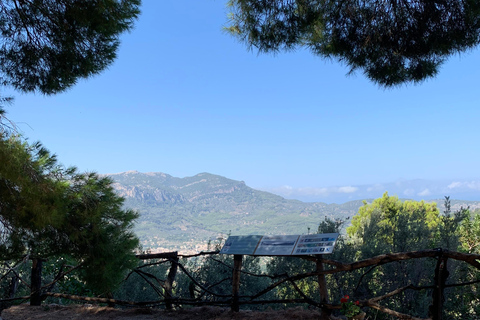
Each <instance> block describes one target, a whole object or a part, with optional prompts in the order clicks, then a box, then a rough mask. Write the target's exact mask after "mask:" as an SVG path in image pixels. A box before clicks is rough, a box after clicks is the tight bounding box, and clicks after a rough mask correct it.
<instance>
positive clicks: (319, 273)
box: [0, 249, 480, 320]
mask: <svg viewBox="0 0 480 320" xmlns="http://www.w3.org/2000/svg"><path fill="white" fill-rule="evenodd" d="M217 254H218V251H212V252H201V253H199V254H195V255H181V254H178V253H177V252H168V253H158V254H140V255H137V257H138V259H140V260H148V261H149V262H148V263H145V264H143V265H142V266H140V267H137V268H136V269H134V270H132V271H131V273H130V274H133V273H136V274H138V275H140V276H141V277H142V278H143V279H144V280H145V281H146V282H147V283H148V284H149V285H150V286H151V287H152V288H153V289H154V290H155V292H157V294H158V296H159V299H158V300H154V301H143V302H135V301H125V300H116V299H111V298H95V297H83V296H77V295H71V294H66V293H55V292H52V289H53V288H54V285H55V283H57V282H58V281H61V280H62V279H63V278H64V277H65V276H66V275H68V274H69V273H71V272H73V271H74V270H75V269H77V268H79V267H80V266H74V267H73V266H71V267H62V268H61V269H60V270H59V272H58V273H57V275H56V276H55V277H54V280H53V281H51V282H50V283H47V284H43V285H42V265H43V262H44V260H42V259H38V258H35V259H31V260H33V261H32V270H31V277H30V282H28V281H26V280H24V279H22V277H21V276H20V274H19V272H18V271H17V270H18V268H19V266H20V265H21V261H20V262H16V263H11V262H10V263H9V262H3V266H2V268H3V275H2V276H1V277H0V281H1V280H3V279H5V278H6V277H7V276H8V275H12V282H11V285H10V291H9V296H8V297H5V298H3V299H1V300H0V302H8V301H14V300H30V304H31V305H40V304H41V302H42V301H43V300H45V299H46V298H47V297H57V298H64V299H71V300H82V301H90V302H96V303H106V304H109V305H122V306H137V307H152V306H165V308H167V309H172V308H174V307H176V306H186V305H190V306H200V305H228V306H230V307H231V309H232V310H233V311H238V310H239V307H240V305H253V304H263V305H265V304H273V303H302V304H309V305H311V306H313V307H316V308H320V309H321V310H322V314H323V317H324V319H329V317H330V315H331V313H332V311H333V310H335V309H340V308H341V305H339V304H334V303H332V299H331V297H329V296H328V288H327V285H326V280H325V275H328V274H335V273H339V272H352V271H354V270H359V269H364V268H370V271H371V270H372V268H375V267H377V266H380V265H385V264H388V263H392V262H396V261H406V260H411V259H429V258H430V259H436V264H435V269H434V270H432V273H433V277H432V282H431V284H430V285H427V286H415V285H408V286H404V287H401V288H397V289H396V290H394V291H392V292H388V293H386V294H384V295H381V296H377V297H372V298H369V299H365V300H362V301H359V303H360V306H361V307H369V308H373V309H376V310H378V311H380V312H383V313H386V314H389V315H391V316H394V317H397V318H400V319H414V320H426V319H421V318H416V317H414V316H411V315H408V314H403V313H400V312H397V311H395V310H392V309H389V308H387V307H385V306H382V305H381V301H382V300H385V299H387V298H390V297H393V296H395V295H399V294H401V293H403V292H405V291H407V290H431V291H432V298H431V299H432V300H431V305H430V307H429V318H427V319H432V320H441V319H442V312H443V303H444V300H445V297H444V289H445V288H449V287H459V286H473V285H477V284H478V283H480V280H476V281H470V282H465V283H447V279H448V271H447V263H448V261H449V259H451V260H457V261H461V262H463V263H466V264H468V265H470V266H473V267H474V268H475V269H477V270H480V255H475V254H465V253H460V252H454V251H448V250H442V249H434V250H423V251H413V252H401V253H390V254H383V255H379V256H376V257H373V258H370V259H365V260H361V261H356V262H352V263H343V262H339V261H335V260H331V259H327V258H325V257H323V256H321V255H317V256H297V258H301V259H306V260H310V261H313V262H315V263H316V270H315V271H314V272H307V273H299V274H295V275H286V274H284V275H274V276H272V275H265V274H262V275H253V276H259V277H260V276H263V277H269V278H270V279H272V283H271V284H270V285H268V286H267V287H266V288H264V289H262V290H261V291H259V292H258V293H256V294H254V295H251V296H242V295H241V294H240V292H239V287H240V283H241V276H242V274H249V273H247V272H245V271H243V270H242V261H243V256H241V255H235V256H234V257H233V267H232V266H228V267H229V268H231V272H232V273H231V284H232V290H231V292H225V293H222V294H218V293H215V292H213V291H212V290H211V289H210V288H209V287H208V286H207V285H205V284H202V283H200V282H199V281H197V279H195V277H194V276H193V275H192V272H189V271H188V270H187V268H186V266H185V265H183V264H182V263H180V262H179V261H180V260H179V259H190V258H196V257H200V256H209V257H212V258H213V257H214V256H215V255H217ZM26 259H28V257H26V258H25V259H24V260H23V261H24V262H25V261H26ZM164 263H169V264H170V267H169V270H168V273H167V275H166V279H158V278H157V277H155V276H154V275H152V274H149V273H147V272H144V271H142V268H144V267H145V266H155V265H159V264H164ZM219 263H222V262H221V261H219ZM225 265H226V264H225ZM65 269H66V270H65ZM0 271H1V269H0ZM178 272H182V273H184V275H185V276H187V277H188V278H189V279H190V281H191V283H192V284H193V285H194V286H195V288H198V289H197V290H198V291H199V292H201V294H200V295H199V296H198V297H195V295H190V296H189V297H179V296H176V295H175V294H174V291H173V290H172V288H173V287H174V283H175V279H176V275H177V274H178ZM368 272H369V271H368ZM366 273H367V272H366ZM249 275H252V274H249ZM364 275H365V273H364ZM309 277H315V278H316V280H317V281H318V288H319V293H318V294H319V296H318V299H312V298H311V297H309V296H307V295H306V294H305V293H304V292H302V290H301V289H300V288H299V286H298V285H297V284H296V282H297V281H299V280H302V279H306V278H309ZM362 278H363V276H362V277H361V278H360V281H361V280H362ZM19 283H20V284H23V285H24V286H27V287H28V288H30V292H31V293H30V295H29V296H22V297H15V292H16V290H17V286H18V284H19ZM158 284H160V287H161V290H159V286H158ZM285 284H290V285H291V286H292V287H293V288H294V290H295V291H296V292H298V294H299V296H301V297H302V298H298V299H278V300H268V299H262V297H264V296H265V295H266V294H267V293H268V292H270V291H272V290H274V289H275V288H277V287H278V286H281V285H285ZM207 293H208V294H209V295H213V296H216V297H218V298H219V300H217V301H213V302H212V301H207V300H205V299H203V296H204V294H207Z"/></svg>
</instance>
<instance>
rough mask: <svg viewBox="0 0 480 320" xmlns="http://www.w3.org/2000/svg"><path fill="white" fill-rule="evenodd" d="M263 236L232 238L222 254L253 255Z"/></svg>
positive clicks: (226, 243) (227, 242) (229, 238)
mask: <svg viewBox="0 0 480 320" xmlns="http://www.w3.org/2000/svg"><path fill="white" fill-rule="evenodd" d="M260 239H262V236H230V237H228V239H227V241H225V244H224V245H223V248H222V250H220V253H223V254H246V255H253V253H254V252H255V249H257V245H258V242H259V241H260Z"/></svg>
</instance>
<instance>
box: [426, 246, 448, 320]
mask: <svg viewBox="0 0 480 320" xmlns="http://www.w3.org/2000/svg"><path fill="white" fill-rule="evenodd" d="M447 259H448V258H446V257H443V255H442V254H440V256H439V257H438V261H437V266H436V268H435V278H434V283H435V288H434V289H433V293H432V298H433V299H432V300H433V301H432V305H431V306H430V308H429V309H430V310H429V313H430V316H431V317H432V320H442V318H443V302H444V300H445V297H444V294H443V291H444V289H445V282H446V280H447V278H448V276H449V272H448V270H447Z"/></svg>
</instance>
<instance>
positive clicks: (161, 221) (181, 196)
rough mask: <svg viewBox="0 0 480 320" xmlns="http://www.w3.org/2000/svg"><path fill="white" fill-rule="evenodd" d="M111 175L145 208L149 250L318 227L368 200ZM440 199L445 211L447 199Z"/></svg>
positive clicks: (129, 201) (134, 204)
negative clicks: (332, 200)
mask: <svg viewBox="0 0 480 320" xmlns="http://www.w3.org/2000/svg"><path fill="white" fill-rule="evenodd" d="M109 176H110V177H111V178H112V179H113V180H114V181H115V183H114V185H113V186H114V188H115V190H116V192H117V193H118V194H119V195H120V196H122V197H124V198H125V206H126V207H128V208H132V209H135V210H138V211H139V213H140V218H139V219H138V221H137V224H136V227H135V231H136V233H137V235H138V236H139V237H140V239H141V241H142V244H143V247H144V249H156V248H160V249H168V250H180V251H185V250H187V251H188V250H192V249H197V250H198V249H205V246H206V244H207V242H208V241H209V240H210V239H212V238H217V237H219V236H223V237H224V236H226V235H228V234H232V235H247V234H261V235H264V234H304V233H308V232H314V231H315V230H316V229H317V227H318V224H319V223H320V222H321V221H323V220H324V218H325V217H326V216H327V217H329V218H334V219H342V220H345V219H347V218H349V217H352V216H353V215H355V214H356V213H357V212H358V209H359V208H360V207H361V206H362V205H363V202H362V200H363V199H359V200H357V201H350V202H346V203H343V204H327V203H323V202H310V203H307V202H301V201H298V200H288V199H285V198H282V197H280V196H277V195H274V194H272V193H268V192H264V191H259V190H255V189H252V188H250V187H248V186H247V185H245V183H244V182H243V181H236V180H231V179H228V178H225V177H222V176H218V175H214V174H210V173H200V174H197V175H195V176H192V177H185V178H177V177H173V176H171V175H168V174H165V173H161V172H156V173H140V172H137V171H129V172H124V173H118V174H111V175H109ZM367 201H368V202H371V200H369V199H367ZM437 204H438V205H439V208H440V210H442V207H441V205H442V204H443V200H439V201H438V202H437ZM462 205H463V206H471V207H472V208H476V207H479V206H480V202H472V201H470V202H467V201H461V202H458V201H452V208H453V209H456V208H459V207H460V206H462ZM202 246H203V247H202Z"/></svg>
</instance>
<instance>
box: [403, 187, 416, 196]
mask: <svg viewBox="0 0 480 320" xmlns="http://www.w3.org/2000/svg"><path fill="white" fill-rule="evenodd" d="M403 194H404V195H406V196H408V197H410V196H413V195H414V194H415V190H414V189H411V188H409V189H405V190H404V191H403Z"/></svg>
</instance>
